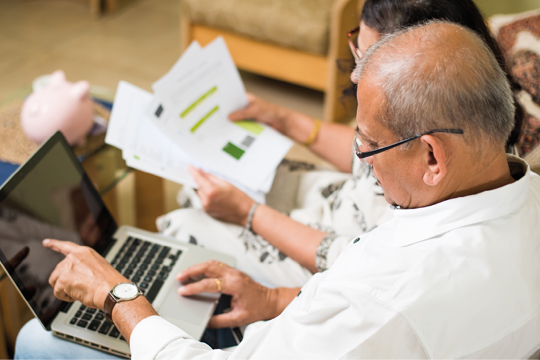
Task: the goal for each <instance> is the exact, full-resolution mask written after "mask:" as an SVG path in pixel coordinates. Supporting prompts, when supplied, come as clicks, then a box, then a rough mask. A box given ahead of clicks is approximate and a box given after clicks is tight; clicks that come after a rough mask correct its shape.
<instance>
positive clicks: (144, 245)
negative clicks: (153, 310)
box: [69, 237, 182, 341]
mask: <svg viewBox="0 0 540 360" xmlns="http://www.w3.org/2000/svg"><path fill="white" fill-rule="evenodd" d="M181 254H182V250H178V251H177V252H176V253H173V252H172V251H171V248H170V247H168V246H162V245H159V244H154V243H151V242H149V241H144V240H141V239H137V238H133V237H129V238H128V239H127V240H126V242H125V243H124V245H123V246H122V249H120V251H119V252H118V254H116V257H115V258H114V260H113V261H112V262H111V265H112V266H114V267H115V268H116V270H118V271H119V272H120V273H122V275H124V276H125V277H126V278H127V279H129V280H131V281H132V282H134V283H135V284H137V285H138V286H139V289H140V290H141V292H142V293H144V295H145V297H146V298H147V299H148V301H149V302H150V303H152V302H153V301H154V300H155V298H156V296H157V294H158V292H159V290H160V289H161V287H162V286H163V284H164V283H165V280H167V278H168V277H169V274H170V273H171V270H172V268H173V266H174V265H175V264H176V262H177V261H178V259H179V258H180V255H181ZM69 323H70V324H71V325H74V326H78V327H82V328H86V329H88V330H91V331H97V332H98V333H100V334H103V335H108V336H110V337H113V338H120V340H124V341H125V339H124V337H123V336H121V335H120V332H119V331H118V329H117V328H116V327H115V326H114V324H112V323H110V322H109V321H107V319H105V313H104V312H103V311H101V310H97V309H92V308H87V307H86V306H84V305H81V306H80V308H79V310H78V311H77V313H76V314H75V316H74V317H73V318H72V319H71V320H70V322H69Z"/></svg>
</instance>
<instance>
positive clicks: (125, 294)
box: [113, 283, 139, 300]
mask: <svg viewBox="0 0 540 360" xmlns="http://www.w3.org/2000/svg"><path fill="white" fill-rule="evenodd" d="M138 293H139V290H138V289H137V286H135V285H134V284H128V283H123V284H118V285H116V286H115V287H114V289H113V294H114V295H115V296H116V297H118V298H120V299H125V300H129V299H133V298H134V297H135V296H137V294H138Z"/></svg>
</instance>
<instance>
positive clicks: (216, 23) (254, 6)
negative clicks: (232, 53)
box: [183, 0, 334, 56]
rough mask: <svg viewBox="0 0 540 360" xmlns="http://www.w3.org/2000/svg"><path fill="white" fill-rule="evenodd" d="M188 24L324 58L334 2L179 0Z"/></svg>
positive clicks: (297, 0) (300, 0)
mask: <svg viewBox="0 0 540 360" xmlns="http://www.w3.org/2000/svg"><path fill="white" fill-rule="evenodd" d="M183 2H184V4H185V8H184V9H185V11H187V12H188V14H187V15H188V16H189V18H190V19H191V22H192V23H194V24H199V25H206V26H210V27H215V28H219V29H222V30H227V31H230V32H233V33H236V34H240V35H243V36H246V37H249V38H252V39H255V40H259V41H265V42H271V43H274V44H278V45H281V46H285V47H290V48H293V49H297V50H301V51H306V52H309V53H313V54H317V55H323V56H325V55H326V54H327V52H328V42H329V32H330V15H331V10H332V5H333V3H334V0H183Z"/></svg>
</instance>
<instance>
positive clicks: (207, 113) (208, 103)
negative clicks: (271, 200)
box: [146, 37, 292, 192]
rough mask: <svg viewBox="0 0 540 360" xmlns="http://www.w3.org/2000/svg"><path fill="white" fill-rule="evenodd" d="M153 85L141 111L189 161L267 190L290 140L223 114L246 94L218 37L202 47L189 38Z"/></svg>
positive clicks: (237, 106) (243, 100)
mask: <svg viewBox="0 0 540 360" xmlns="http://www.w3.org/2000/svg"><path fill="white" fill-rule="evenodd" d="M152 88H153V90H154V98H153V100H152V101H151V102H150V104H149V106H148V107H147V109H146V114H147V115H148V117H149V118H151V119H152V121H153V123H154V124H155V125H156V126H157V127H158V128H159V129H161V131H162V132H163V134H165V135H166V136H167V137H168V138H169V139H170V140H172V141H173V142H174V143H175V144H176V145H178V146H179V147H180V148H181V149H182V150H183V151H184V152H185V153H186V154H188V155H189V156H190V157H191V158H192V159H193V160H194V161H197V162H198V163H199V164H205V165H206V166H207V167H208V168H211V169H212V170H213V171H215V172H216V173H219V174H222V175H223V176H225V177H226V178H228V179H231V180H234V181H235V183H239V184H242V185H243V187H244V188H248V189H250V190H252V191H255V192H267V191H268V190H269V188H270V185H271V183H272V180H273V174H274V173H275V169H276V168H277V166H278V165H279V163H280V162H281V160H282V159H283V157H284V156H285V154H286V153H287V152H288V151H289V149H290V147H291V146H292V141H291V140H289V139H288V138H286V137H285V136H283V135H281V134H280V133H278V132H277V131H275V130H274V129H272V128H270V127H268V126H266V125H265V124H260V123H257V122H254V121H251V120H249V119H246V120H245V121H239V122H231V121H230V120H228V115H229V114H230V113H231V112H233V111H235V110H239V109H241V108H243V107H245V106H246V105H247V97H246V93H245V89H244V86H243V83H242V80H241V78H240V75H239V73H238V70H237V69H236V66H235V65H234V62H233V60H232V58H231V56H230V54H229V52H228V50H227V46H226V44H225V41H224V40H223V39H222V38H221V37H220V38H217V39H216V40H215V41H213V42H212V43H210V44H209V45H207V46H206V47H204V48H201V47H200V46H199V45H198V44H197V43H193V44H192V45H191V46H190V47H189V48H188V50H187V51H186V52H185V53H184V55H183V56H182V57H181V58H180V60H179V61H178V62H177V63H176V64H175V65H174V66H173V68H172V69H171V70H170V71H169V72H168V73H167V74H166V75H165V76H164V77H162V78H161V79H160V80H158V81H157V82H156V83H155V84H154V85H153V86H152ZM269 179H270V181H269Z"/></svg>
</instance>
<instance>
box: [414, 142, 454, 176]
mask: <svg viewBox="0 0 540 360" xmlns="http://www.w3.org/2000/svg"><path fill="white" fill-rule="evenodd" d="M420 141H421V143H422V146H423V149H422V150H423V152H424V154H423V158H424V165H425V166H424V168H425V170H424V177H423V180H424V183H425V184H426V185H429V186H436V185H438V184H439V183H440V182H441V181H442V179H443V178H444V177H445V176H446V173H447V167H446V164H447V160H448V149H447V148H446V147H445V146H444V143H443V142H442V141H441V140H440V139H438V138H436V137H434V136H431V135H424V136H422V137H421V138H420Z"/></svg>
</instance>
